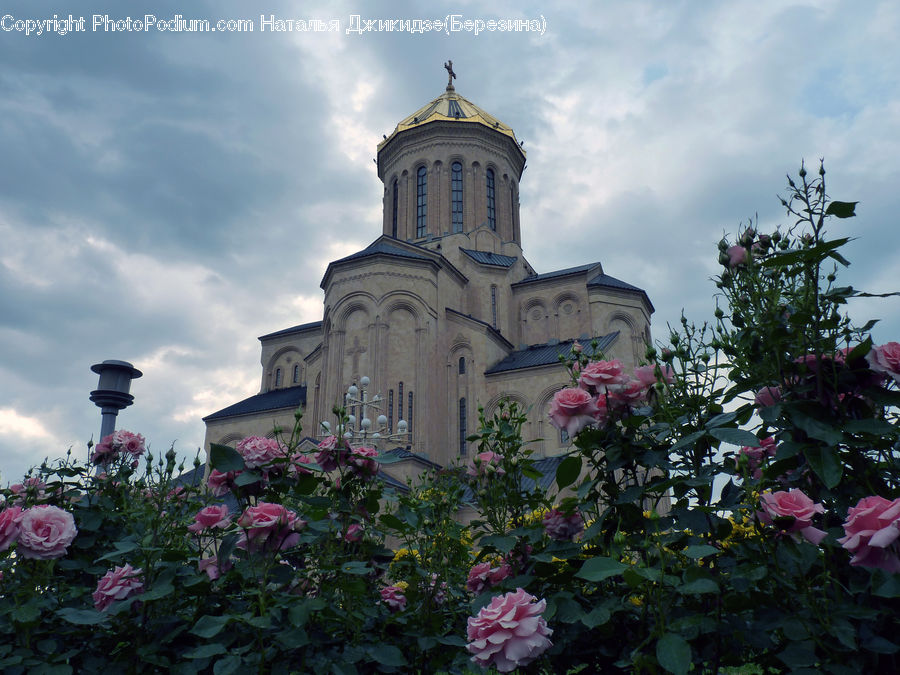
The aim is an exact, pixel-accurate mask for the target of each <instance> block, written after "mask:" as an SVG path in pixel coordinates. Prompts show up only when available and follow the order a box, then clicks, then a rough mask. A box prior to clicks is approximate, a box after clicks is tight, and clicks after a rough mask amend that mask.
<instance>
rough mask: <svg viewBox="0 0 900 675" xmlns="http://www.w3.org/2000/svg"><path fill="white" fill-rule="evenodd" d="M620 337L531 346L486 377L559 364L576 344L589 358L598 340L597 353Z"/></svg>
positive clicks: (510, 357)
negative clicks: (560, 358) (577, 343)
mask: <svg viewBox="0 0 900 675" xmlns="http://www.w3.org/2000/svg"><path fill="white" fill-rule="evenodd" d="M617 337H619V331H616V332H615V333H610V334H609V335H603V336H601V337H596V338H590V339H587V338H580V339H578V340H566V341H565V342H557V343H555V344H550V343H547V344H541V345H531V346H529V347H526V348H525V349H519V350H516V351H514V352H512V353H511V354H509V355H508V356H507V357H506V358H504V359H502V360H501V361H499V362H497V363H495V364H494V365H493V366H491V367H490V368H488V369H487V370H486V371H485V373H484V374H485V375H495V374H496V373H505V372H507V371H510V370H519V369H520V368H534V367H535V366H549V365H553V364H558V363H559V362H560V361H559V357H560V356H563V357H568V356H569V354H571V353H572V345H573V344H574V343H575V342H579V343H580V344H581V347H582V349H583V350H584V353H585V354H587V355H588V356H593V355H594V351H595V350H594V347H593V345H592V343H593V342H594V341H595V340H596V342H597V349H596V351H604V350H606V349H608V348H609V346H610V345H611V344H612V343H613V342H615V341H616V338H617Z"/></svg>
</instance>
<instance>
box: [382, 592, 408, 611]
mask: <svg viewBox="0 0 900 675" xmlns="http://www.w3.org/2000/svg"><path fill="white" fill-rule="evenodd" d="M381 601H382V602H383V603H384V604H385V605H387V607H388V609H390V610H391V611H392V612H402V611H403V610H404V609H406V596H405V595H404V594H403V589H402V588H400V587H399V586H386V587H385V588H382V589H381Z"/></svg>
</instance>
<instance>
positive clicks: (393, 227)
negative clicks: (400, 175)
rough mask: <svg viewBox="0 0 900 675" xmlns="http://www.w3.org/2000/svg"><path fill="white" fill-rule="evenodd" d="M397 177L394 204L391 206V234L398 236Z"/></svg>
mask: <svg viewBox="0 0 900 675" xmlns="http://www.w3.org/2000/svg"><path fill="white" fill-rule="evenodd" d="M397 192H398V189H397V179H396V178H395V179H394V197H393V206H392V207H391V236H392V237H394V239H396V238H397Z"/></svg>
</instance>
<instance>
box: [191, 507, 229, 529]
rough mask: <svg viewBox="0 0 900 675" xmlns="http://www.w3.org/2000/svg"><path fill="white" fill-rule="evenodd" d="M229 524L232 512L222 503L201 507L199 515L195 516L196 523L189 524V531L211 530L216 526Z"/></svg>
mask: <svg viewBox="0 0 900 675" xmlns="http://www.w3.org/2000/svg"><path fill="white" fill-rule="evenodd" d="M229 525H231V514H230V513H229V511H228V507H227V506H225V505H224V504H220V505H218V506H207V507H206V508H205V509H200V511H199V512H198V513H197V515H196V516H194V523H193V524H192V525H188V531H189V532H194V533H197V532H200V531H201V530H209V529H212V528H215V527H218V528H226V527H228V526H229Z"/></svg>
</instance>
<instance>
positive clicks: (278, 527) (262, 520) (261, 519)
mask: <svg viewBox="0 0 900 675" xmlns="http://www.w3.org/2000/svg"><path fill="white" fill-rule="evenodd" d="M237 524H238V525H240V526H241V528H243V530H244V532H243V534H242V535H241V538H240V540H239V541H238V543H237V546H238V547H240V548H246V549H248V550H250V551H261V550H273V549H280V550H282V551H283V550H285V549H288V548H291V547H292V546H294V545H296V544H297V542H298V541H299V540H300V535H299V534H297V532H298V531H299V530H301V529H303V528H304V527H305V526H306V521H305V520H301V519H300V518H298V517H297V514H296V513H294V512H293V511H289V510H288V509H286V508H285V507H284V506H282V505H281V504H272V503H269V502H259V503H258V504H257V505H256V506H250V507H248V508H247V509H246V510H245V511H244V512H243V513H242V514H241V517H240V518H238V521H237Z"/></svg>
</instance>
